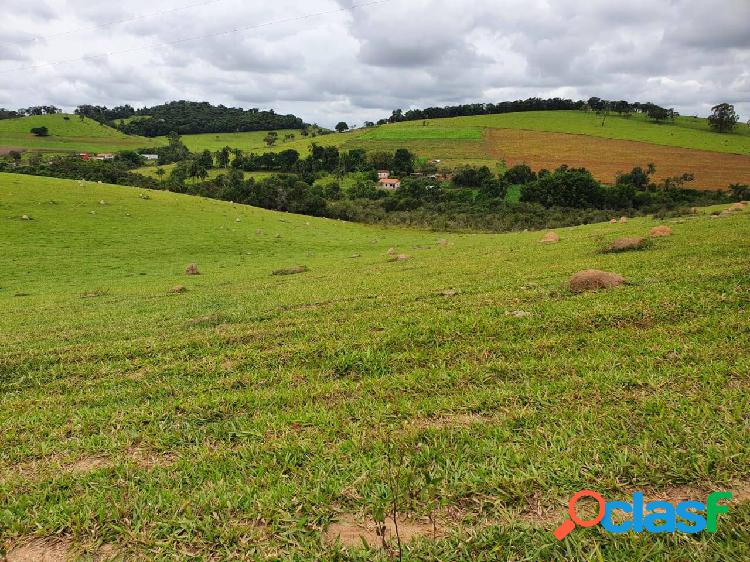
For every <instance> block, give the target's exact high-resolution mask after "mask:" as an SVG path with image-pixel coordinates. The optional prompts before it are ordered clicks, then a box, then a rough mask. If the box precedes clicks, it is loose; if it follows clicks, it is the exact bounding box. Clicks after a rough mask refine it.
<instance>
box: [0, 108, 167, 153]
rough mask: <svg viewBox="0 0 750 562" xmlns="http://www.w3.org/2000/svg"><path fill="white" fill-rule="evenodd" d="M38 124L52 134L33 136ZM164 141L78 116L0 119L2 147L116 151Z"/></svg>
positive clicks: (36, 116)
mask: <svg viewBox="0 0 750 562" xmlns="http://www.w3.org/2000/svg"><path fill="white" fill-rule="evenodd" d="M66 117H67V119H66ZM35 127H47V128H48V129H49V133H50V136H48V137H37V136H35V135H32V134H31V132H30V131H31V129H32V128H35ZM162 144H166V141H165V139H162V138H156V139H148V138H146V137H138V136H129V135H126V134H124V133H121V132H120V131H118V130H116V129H113V128H111V127H107V126H105V125H101V124H99V123H98V122H96V121H94V120H92V119H88V118H85V119H84V120H83V121H81V119H80V118H79V117H78V116H77V115H64V114H57V115H35V116H30V117H22V118H19V119H2V120H0V150H2V149H3V148H13V149H22V150H36V151H45V152H117V151H119V150H132V149H136V148H146V147H150V146H161V145H162Z"/></svg>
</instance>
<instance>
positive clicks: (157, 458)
mask: <svg viewBox="0 0 750 562" xmlns="http://www.w3.org/2000/svg"><path fill="white" fill-rule="evenodd" d="M128 458H129V459H130V460H132V461H133V462H134V463H135V464H137V465H138V466H140V467H141V468H155V467H159V466H170V465H173V464H174V463H175V462H176V461H177V456H176V455H174V454H172V453H159V452H156V451H151V450H149V449H146V448H142V447H132V448H131V449H129V450H128Z"/></svg>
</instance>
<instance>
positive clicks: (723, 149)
mask: <svg viewBox="0 0 750 562" xmlns="http://www.w3.org/2000/svg"><path fill="white" fill-rule="evenodd" d="M265 135H266V133H265V132H257V133H237V134H229V135H187V136H186V137H185V138H184V140H185V142H186V144H187V145H188V146H189V147H190V148H191V150H198V149H201V150H202V149H204V148H209V149H210V150H217V149H219V148H221V147H223V146H226V145H229V146H232V147H239V148H242V149H243V150H245V151H247V152H264V151H268V150H273V151H280V150H286V149H289V148H292V149H295V150H297V151H298V152H299V153H300V154H302V155H303V156H304V155H306V154H307V153H308V152H309V148H310V144H311V143H313V142H315V143H318V144H321V145H326V146H337V147H339V148H341V149H344V150H348V149H352V148H364V149H366V150H370V151H374V150H387V151H393V150H395V149H397V148H402V147H404V148H409V149H410V150H412V151H413V152H414V153H416V154H417V155H419V156H420V157H424V158H429V159H438V160H440V161H441V166H442V167H445V168H455V167H457V166H462V165H467V164H468V165H488V166H490V167H492V168H493V169H494V167H495V165H496V164H497V163H498V162H500V161H505V162H506V164H508V165H513V164H519V163H526V164H529V165H530V166H532V167H533V168H535V169H541V168H547V169H554V168H556V167H558V166H560V165H561V164H568V165H570V166H585V167H587V168H589V169H590V170H591V171H592V172H593V173H594V175H595V176H596V177H597V178H598V179H600V180H601V181H604V182H607V183H611V182H613V181H614V179H615V176H616V174H617V173H618V172H624V171H629V170H630V169H631V168H633V167H634V166H645V165H646V164H648V163H650V162H653V163H654V164H656V167H657V175H656V177H657V179H663V178H666V177H672V176H677V175H682V174H683V173H692V174H694V175H695V182H694V183H693V184H692V185H693V186H694V187H697V188H701V189H726V187H727V186H728V185H729V184H730V183H750V128H748V127H747V126H745V125H739V126H738V128H737V132H736V133H733V134H729V135H721V134H718V133H714V132H712V131H710V129H709V128H708V125H707V123H706V120H705V119H695V118H692V117H680V118H678V119H677V120H676V121H675V122H674V123H664V124H654V123H652V122H650V121H648V120H646V119H645V118H644V117H643V116H638V115H636V116H633V117H631V118H630V119H626V118H623V117H618V116H615V115H612V116H609V117H608V118H607V120H606V121H605V124H604V126H603V127H602V124H601V118H600V117H597V116H596V115H594V114H587V113H583V112H577V111H542V112H528V113H510V114H504V115H487V116H477V117H459V118H452V119H432V120H427V121H409V122H403V123H396V124H390V125H384V126H380V127H375V128H373V129H364V130H363V129H360V130H355V131H351V132H348V133H343V134H332V135H326V136H320V137H316V138H303V137H301V136H300V135H299V134H297V135H296V138H295V140H293V141H291V142H282V141H280V142H279V143H278V144H277V145H276V146H275V147H273V148H272V149H269V148H267V147H266V145H265V143H264V142H263V137H264V136H265ZM281 138H283V134H282V135H281Z"/></svg>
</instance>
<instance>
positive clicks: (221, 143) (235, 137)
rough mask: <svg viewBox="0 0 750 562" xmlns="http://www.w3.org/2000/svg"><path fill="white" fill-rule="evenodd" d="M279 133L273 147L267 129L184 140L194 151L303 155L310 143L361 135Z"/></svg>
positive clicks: (340, 141)
mask: <svg viewBox="0 0 750 562" xmlns="http://www.w3.org/2000/svg"><path fill="white" fill-rule="evenodd" d="M277 132H278V133H279V140H278V142H277V143H276V144H275V145H274V146H273V147H271V148H269V147H268V145H267V144H266V143H265V142H264V141H263V139H264V138H265V136H266V135H267V134H268V132H267V131H252V132H247V133H218V134H217V133H207V134H205V135H184V136H183V137H182V142H184V143H185V145H186V146H187V147H188V148H189V149H190V150H191V151H193V152H198V151H202V150H206V149H208V150H210V151H212V152H214V151H216V150H220V149H222V148H224V147H225V146H229V147H231V148H240V149H242V150H244V151H245V152H256V153H262V152H280V151H282V150H287V149H294V150H296V151H298V152H299V153H300V154H302V155H303V156H305V155H307V154H308V152H309V150H310V145H311V144H312V143H316V144H318V145H320V146H343V145H344V144H345V143H346V142H347V141H351V140H352V139H354V138H356V137H357V136H358V135H359V131H353V132H351V133H347V134H343V135H339V134H330V135H320V136H316V137H303V136H302V135H301V134H300V132H299V131H297V130H293V129H289V130H286V131H277ZM286 134H292V135H294V136H295V138H294V140H289V141H284V135H286Z"/></svg>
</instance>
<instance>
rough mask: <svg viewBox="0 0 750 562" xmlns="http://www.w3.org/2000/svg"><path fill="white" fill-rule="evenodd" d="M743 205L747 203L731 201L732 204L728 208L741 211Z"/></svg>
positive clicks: (745, 205)
mask: <svg viewBox="0 0 750 562" xmlns="http://www.w3.org/2000/svg"><path fill="white" fill-rule="evenodd" d="M745 207H747V203H743V202H739V203H732V205H731V206H730V207H729V208H730V209H734V210H735V211H741V210H743V209H744V208H745Z"/></svg>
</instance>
